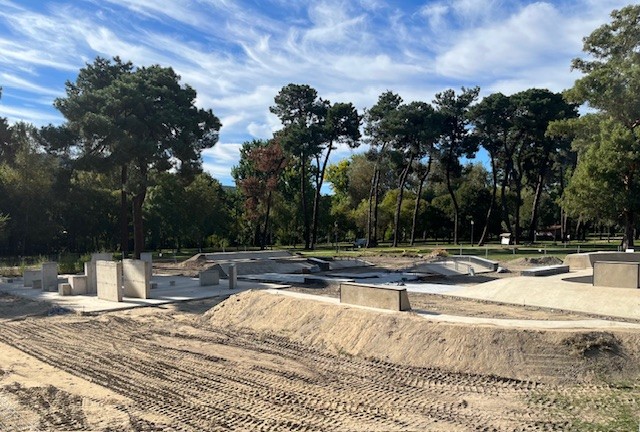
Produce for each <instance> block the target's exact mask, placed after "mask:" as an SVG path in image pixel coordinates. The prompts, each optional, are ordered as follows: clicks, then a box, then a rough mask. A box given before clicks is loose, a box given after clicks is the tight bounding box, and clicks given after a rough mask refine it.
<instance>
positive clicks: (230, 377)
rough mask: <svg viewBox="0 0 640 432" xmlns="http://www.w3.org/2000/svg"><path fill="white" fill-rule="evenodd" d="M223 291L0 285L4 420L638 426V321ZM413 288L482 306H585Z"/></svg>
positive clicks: (130, 427)
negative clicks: (68, 298) (559, 325)
mask: <svg viewBox="0 0 640 432" xmlns="http://www.w3.org/2000/svg"><path fill="white" fill-rule="evenodd" d="M391 265H396V263H391ZM483 277H487V276H483ZM497 277H508V276H504V275H501V276H497ZM297 290H303V289H300V288H298V289H297ZM304 290H308V291H310V292H313V293H315V294H317V293H321V294H324V295H327V296H332V295H333V296H335V287H328V288H326V287H325V288H322V287H315V288H313V287H312V288H305V289H304ZM332 290H334V291H332ZM220 301H221V300H220V299H208V300H201V301H193V302H183V303H178V304H173V305H163V306H159V307H153V308H142V309H137V310H128V311H118V312H111V313H105V314H100V315H98V316H83V315H74V314H64V315H59V312H60V311H59V310H58V309H56V308H52V307H51V305H49V304H47V303H36V302H32V301H29V300H25V299H21V298H17V297H13V296H8V295H1V296H0V431H29V430H38V431H76V430H77V431H103V432H107V431H109V432H115V431H227V430H236V431H249V430H261V431H332V430H334V431H565V430H577V431H580V430H585V431H586V430H603V431H604V430H616V431H627V430H628V431H636V430H637V428H638V416H637V413H639V412H640V381H639V380H638V376H639V374H638V365H639V364H640V340H639V338H640V336H639V335H638V332H635V331H623V330H616V331H602V330H597V331H596V330H579V331H577V330H553V331H543V330H534V329H531V330H522V329H500V328H493V327H491V326H470V325H464V324H447V323H436V322H430V321H428V320H425V319H424V318H421V317H418V316H414V315H413V314H396V313H384V312H379V311H366V310H357V309H354V308H349V307H344V306H338V305H326V304H323V303H321V302H315V301H305V300H300V299H295V298H288V297H287V296H282V295H281V296H275V295H270V294H269V293H264V292H248V293H244V294H240V295H237V296H233V297H231V298H229V299H228V300H226V301H223V302H221V303H220ZM411 301H412V304H413V306H414V307H416V306H417V305H419V307H420V308H423V309H425V310H432V311H439V312H440V313H445V312H446V313H448V314H453V315H456V314H458V315H462V316H472V317H473V316H475V317H479V318H482V317H493V318H496V317H497V318H515V317H518V318H523V317H524V318H525V319H531V320H579V319H584V318H585V314H579V313H565V312H562V311H555V310H549V309H547V308H536V307H522V306H517V305H510V306H509V305H500V306H498V305H495V304H492V303H488V302H480V301H476V300H473V299H456V298H451V297H445V296H438V295H427V294H416V295H415V296H412V298H411Z"/></svg>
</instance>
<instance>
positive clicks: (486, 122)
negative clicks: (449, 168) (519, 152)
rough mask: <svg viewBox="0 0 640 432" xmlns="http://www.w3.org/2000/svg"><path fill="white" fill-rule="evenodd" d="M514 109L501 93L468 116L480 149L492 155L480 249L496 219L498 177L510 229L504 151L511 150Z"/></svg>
mask: <svg viewBox="0 0 640 432" xmlns="http://www.w3.org/2000/svg"><path fill="white" fill-rule="evenodd" d="M512 115H513V105H512V103H511V101H510V99H509V98H508V97H507V96H505V95H503V94H502V93H493V94H491V95H489V96H487V97H485V98H484V99H482V100H481V101H480V102H479V103H478V104H477V105H475V106H474V107H473V108H472V109H471V110H470V112H469V116H470V118H471V122H472V123H473V126H474V134H475V135H476V136H477V137H478V139H479V141H480V145H481V146H482V147H483V148H484V149H485V150H486V151H487V153H489V160H490V162H491V180H492V182H491V203H490V205H489V208H488V209H487V214H486V215H485V218H484V226H483V228H482V233H481V234H480V239H479V240H478V244H479V245H483V244H484V243H485V242H486V241H487V236H488V234H489V225H490V223H491V221H492V219H493V217H492V216H493V211H494V209H495V202H496V196H497V191H498V177H499V173H500V177H501V185H502V188H501V191H502V199H501V204H502V205H501V209H502V219H503V220H505V221H506V226H507V229H510V227H511V223H510V221H509V214H508V211H507V205H506V188H507V184H508V181H509V173H510V162H511V161H510V159H509V160H507V159H506V157H504V156H506V152H505V149H506V148H508V139H509V131H510V129H511V126H512V120H513V116H512Z"/></svg>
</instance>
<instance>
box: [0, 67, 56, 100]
mask: <svg viewBox="0 0 640 432" xmlns="http://www.w3.org/2000/svg"><path fill="white" fill-rule="evenodd" d="M0 83H2V85H3V86H7V87H13V88H16V89H20V90H26V91H29V92H32V93H37V94H40V95H44V96H53V97H59V96H62V95H64V92H62V90H54V89H50V88H48V87H44V86H41V85H38V84H36V83H33V82H31V81H28V80H25V79H23V78H20V77H17V76H15V75H11V74H8V73H0Z"/></svg>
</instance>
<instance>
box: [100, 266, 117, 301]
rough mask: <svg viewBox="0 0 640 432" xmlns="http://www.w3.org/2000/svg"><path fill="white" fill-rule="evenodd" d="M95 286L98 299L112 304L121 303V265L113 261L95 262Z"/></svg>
mask: <svg viewBox="0 0 640 432" xmlns="http://www.w3.org/2000/svg"><path fill="white" fill-rule="evenodd" d="M96 285H97V288H98V298H99V299H100V300H107V301H112V302H121V301H122V263H121V262H114V261H97V262H96Z"/></svg>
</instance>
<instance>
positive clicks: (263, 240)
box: [260, 191, 273, 250]
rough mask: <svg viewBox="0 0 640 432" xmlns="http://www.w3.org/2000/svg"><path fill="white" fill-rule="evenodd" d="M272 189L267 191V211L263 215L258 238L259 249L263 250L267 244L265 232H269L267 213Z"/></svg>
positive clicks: (269, 207) (269, 209) (269, 210)
mask: <svg viewBox="0 0 640 432" xmlns="http://www.w3.org/2000/svg"><path fill="white" fill-rule="evenodd" d="M272 194H273V191H269V194H268V195H267V211H266V212H265V215H264V231H262V236H261V240H260V250H264V249H265V248H266V246H267V233H268V232H269V213H270V212H271V196H272Z"/></svg>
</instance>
